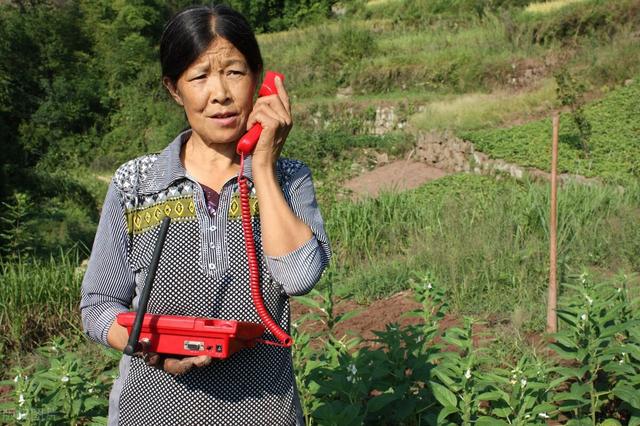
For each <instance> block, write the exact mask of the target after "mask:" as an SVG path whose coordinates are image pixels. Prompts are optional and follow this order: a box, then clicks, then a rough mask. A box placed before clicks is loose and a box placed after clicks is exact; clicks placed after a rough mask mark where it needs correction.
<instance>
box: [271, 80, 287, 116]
mask: <svg viewBox="0 0 640 426" xmlns="http://www.w3.org/2000/svg"><path fill="white" fill-rule="evenodd" d="M274 81H275V83H276V89H278V97H279V98H280V101H281V102H282V105H283V106H284V109H285V110H286V111H287V113H288V114H289V115H291V103H290V102H289V94H288V93H287V90H286V89H285V88H284V81H282V80H281V79H280V77H279V76H276V78H275V79H274Z"/></svg>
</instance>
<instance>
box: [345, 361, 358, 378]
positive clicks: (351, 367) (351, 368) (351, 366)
mask: <svg viewBox="0 0 640 426" xmlns="http://www.w3.org/2000/svg"><path fill="white" fill-rule="evenodd" d="M347 371H349V372H350V373H351V374H352V375H354V376H355V375H356V373H357V372H358V369H357V368H356V365H355V364H349V366H348V367H347Z"/></svg>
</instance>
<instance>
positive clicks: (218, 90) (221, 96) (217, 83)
mask: <svg viewBox="0 0 640 426" xmlns="http://www.w3.org/2000/svg"><path fill="white" fill-rule="evenodd" d="M210 81H211V84H210V89H209V102H211V103H212V104H215V103H219V104H224V103H226V102H227V101H228V100H229V87H228V86H227V82H226V81H225V80H224V78H223V77H221V76H214V77H213V78H211V79H210Z"/></svg>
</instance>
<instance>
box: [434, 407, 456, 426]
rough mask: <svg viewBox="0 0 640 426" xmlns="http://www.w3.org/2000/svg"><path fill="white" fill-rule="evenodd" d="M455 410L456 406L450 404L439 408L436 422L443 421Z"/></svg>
mask: <svg viewBox="0 0 640 426" xmlns="http://www.w3.org/2000/svg"><path fill="white" fill-rule="evenodd" d="M457 412H458V409H457V408H456V407H451V406H446V407H443V408H442V410H440V413H438V420H437V424H439V425H441V424H442V423H444V420H445V419H446V418H447V417H449V416H450V415H451V414H454V413H457Z"/></svg>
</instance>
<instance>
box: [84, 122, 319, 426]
mask: <svg viewBox="0 0 640 426" xmlns="http://www.w3.org/2000/svg"><path fill="white" fill-rule="evenodd" d="M189 136H190V130H187V131H186V132H183V133H181V134H180V135H178V136H177V137H176V138H175V140H174V141H173V142H171V143H170V144H169V145H168V146H167V147H166V148H165V149H164V150H163V151H162V152H160V153H154V154H149V155H143V156H141V157H138V158H135V159H133V160H131V161H128V162H127V163H125V164H123V165H122V166H120V167H119V168H118V170H117V171H116V173H115V175H114V177H113V179H112V181H111V183H110V185H109V189H108V192H107V196H106V199H105V202H104V205H103V209H102V213H101V217H100V223H99V225H98V229H97V233H96V237H95V240H94V244H93V249H92V252H91V257H90V259H89V265H88V269H87V272H86V274H85V276H84V280H83V282H82V300H81V302H80V310H81V314H82V323H83V328H84V330H85V333H87V335H88V336H89V337H90V338H91V339H93V340H95V341H96V342H99V343H101V344H103V345H105V346H108V343H107V332H108V330H109V328H110V326H111V324H112V323H113V321H114V320H115V318H116V316H117V315H118V314H119V313H120V312H125V311H129V310H130V309H133V310H136V309H137V307H138V297H139V293H140V291H141V290H142V286H143V285H144V282H145V278H146V274H147V270H148V267H149V264H150V261H151V257H152V253H153V249H154V245H155V242H156V238H157V236H158V231H159V225H160V223H161V222H162V219H163V218H164V217H165V216H166V215H168V216H170V217H171V224H170V226H169V231H168V233H167V237H166V240H165V243H164V247H163V250H162V255H161V258H160V262H159V265H158V270H157V273H156V277H155V281H154V286H153V289H152V291H151V295H150V298H149V304H148V312H149V313H155V314H166V315H188V316H200V317H210V318H220V319H226V320H231V319H234V320H240V321H251V322H258V323H259V322H261V321H260V318H259V317H258V315H257V313H256V310H255V308H254V306H253V301H252V299H251V295H250V288H249V272H248V266H247V257H246V253H245V245H244V239H243V238H244V237H243V233H242V225H241V220H240V206H239V195H238V184H237V177H233V178H231V179H229V180H228V181H227V182H226V183H225V184H224V185H223V187H222V190H221V191H220V194H218V195H219V197H218V200H217V206H216V208H215V209H212V211H211V212H210V211H209V210H208V208H207V206H206V202H207V200H206V197H205V193H204V191H203V188H202V185H200V184H199V183H198V182H197V181H196V180H195V178H193V176H191V175H190V174H189V173H188V172H187V171H186V170H185V169H184V166H183V165H182V163H181V161H180V150H181V147H182V145H183V144H184V143H185V142H186V141H187V140H188V139H189ZM276 174H277V178H278V181H279V183H280V186H281V188H282V191H283V194H284V196H285V199H286V201H287V203H288V204H289V206H290V207H291V209H292V211H293V212H294V213H295V214H296V215H297V216H298V217H299V218H300V219H301V220H303V221H304V222H305V223H306V224H307V225H309V227H310V228H311V230H312V231H313V237H312V238H311V239H310V240H309V241H308V242H306V243H305V244H303V245H302V246H301V247H299V248H298V249H296V250H294V251H293V252H291V253H289V254H287V255H284V256H279V257H272V256H266V255H264V254H263V252H262V243H261V237H260V220H259V209H258V204H257V197H256V196H255V188H254V187H253V183H252V180H251V178H252V174H251V157H249V158H248V159H247V160H246V161H245V176H247V178H248V181H249V188H250V191H251V199H250V206H251V213H252V224H253V229H254V235H255V239H256V250H257V252H258V262H259V264H260V280H261V285H262V292H263V297H264V301H265V305H266V306H267V309H268V310H269V312H270V313H271V315H272V316H273V318H274V320H275V321H276V322H277V323H278V324H279V325H280V327H282V328H283V329H284V330H285V331H288V330H289V322H290V310H289V296H294V295H301V294H305V293H307V292H309V291H310V290H311V288H313V286H314V285H315V284H316V283H317V282H318V280H319V279H320V276H321V274H322V272H323V270H324V269H325V267H326V266H327V264H328V262H329V259H330V257H331V250H330V247H329V242H328V238H327V235H326V233H325V230H324V225H323V220H322V216H321V215H320V211H319V209H318V205H317V203H316V199H315V191H314V187H313V183H312V180H311V173H310V171H309V169H308V167H306V166H305V165H304V164H303V163H301V162H299V161H294V160H289V159H283V158H281V159H279V160H278V162H277V164H276ZM266 338H268V339H269V338H270V339H271V340H275V338H274V337H273V336H271V335H270V333H269V332H267V334H266ZM119 371H120V374H119V376H118V377H117V379H116V380H115V382H114V385H113V388H112V390H111V394H110V398H109V424H110V425H116V424H121V425H243V426H244V425H293V424H303V423H304V422H303V420H302V412H301V408H300V402H299V398H298V393H297V390H296V387H295V377H294V374H293V366H292V359H291V349H290V348H282V347H277V346H273V345H265V344H258V345H256V347H254V348H252V349H244V350H242V351H240V352H238V353H236V354H234V355H233V356H231V357H229V358H228V359H226V360H223V361H214V362H212V363H211V364H210V365H209V366H206V367H200V368H194V369H192V370H190V371H189V372H187V373H185V374H183V375H180V376H172V375H170V374H168V373H166V372H164V371H162V370H160V369H157V368H155V367H151V366H148V365H146V364H145V362H144V361H143V360H142V359H140V358H138V357H129V356H127V355H123V356H122V359H121V361H120V367H119Z"/></svg>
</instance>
